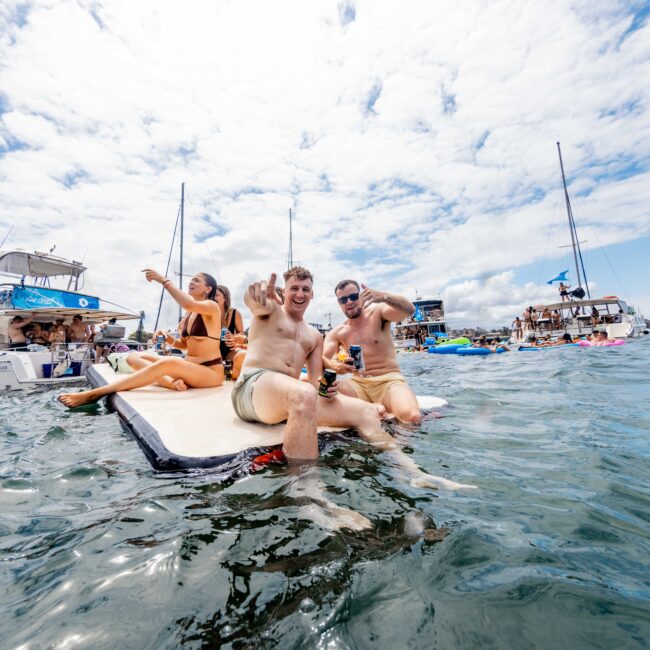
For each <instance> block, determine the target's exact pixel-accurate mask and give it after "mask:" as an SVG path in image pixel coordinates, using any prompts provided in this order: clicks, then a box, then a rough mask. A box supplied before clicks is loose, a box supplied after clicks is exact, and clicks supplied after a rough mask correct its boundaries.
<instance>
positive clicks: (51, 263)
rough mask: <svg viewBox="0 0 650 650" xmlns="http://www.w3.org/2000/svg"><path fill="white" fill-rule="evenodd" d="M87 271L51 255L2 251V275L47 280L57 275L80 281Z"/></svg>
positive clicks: (0, 270)
mask: <svg viewBox="0 0 650 650" xmlns="http://www.w3.org/2000/svg"><path fill="white" fill-rule="evenodd" d="M85 270H86V267H85V266H84V265H83V264H81V263H80V262H75V261H74V260H66V259H64V258H62V257H57V256H56V255H50V254H49V253H39V252H35V253H28V252H27V251H20V250H14V251H0V273H5V274H8V275H17V276H21V277H22V276H29V277H32V278H47V277H53V276H57V275H65V276H70V277H71V278H75V279H79V277H80V276H81V275H82V274H83V272H84V271H85Z"/></svg>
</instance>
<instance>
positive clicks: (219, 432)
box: [86, 363, 447, 470]
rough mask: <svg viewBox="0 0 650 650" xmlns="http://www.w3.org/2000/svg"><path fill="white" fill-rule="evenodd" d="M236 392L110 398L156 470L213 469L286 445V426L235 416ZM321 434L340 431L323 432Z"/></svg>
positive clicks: (106, 374)
mask: <svg viewBox="0 0 650 650" xmlns="http://www.w3.org/2000/svg"><path fill="white" fill-rule="evenodd" d="M124 376H125V375H122V374H118V373H116V372H115V371H114V370H113V369H112V368H111V366H110V365H109V364H107V363H106V364H98V365H94V366H92V367H91V368H89V369H88V372H87V373H86V377H87V379H88V380H89V382H90V383H91V384H92V386H93V387H98V386H104V385H105V384H110V383H113V382H114V381H117V380H118V379H120V378H121V377H124ZM232 387H233V382H225V383H224V385H223V386H220V387H219V388H191V389H189V390H186V391H173V390H168V389H166V388H162V387H161V386H146V387H144V388H137V389H135V390H130V391H124V392H120V393H115V394H113V395H111V396H110V397H109V398H108V399H109V401H110V404H111V406H112V407H113V408H114V409H115V410H116V411H117V412H118V413H119V415H120V416H121V418H122V420H123V421H124V423H125V424H126V425H127V427H128V428H129V429H130V430H131V432H132V433H133V435H134V436H135V437H136V439H137V440H138V442H139V444H140V446H141V447H142V449H143V451H144V453H145V455H146V456H147V458H148V459H149V461H150V462H151V464H152V465H153V466H154V467H155V468H156V469H163V470H179V469H191V468H199V467H215V466H217V465H221V464H222V463H225V462H228V461H229V460H232V459H233V458H234V457H235V456H237V455H238V454H239V453H241V452H243V451H246V450H247V449H252V448H256V447H272V446H274V445H279V444H281V443H282V434H283V431H284V425H283V424H276V425H267V424H259V423H252V422H244V421H243V420H241V419H240V418H239V417H237V415H236V414H235V411H234V410H233V407H232V403H231V401H230V393H231V391H232ZM418 402H419V403H420V406H421V408H425V409H431V408H437V407H440V406H445V405H446V404H447V402H446V401H445V400H444V399H440V398H438V397H431V396H425V397H418ZM318 431H319V432H324V431H341V429H334V428H328V427H319V429H318Z"/></svg>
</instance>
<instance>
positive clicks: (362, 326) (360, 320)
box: [323, 280, 422, 423]
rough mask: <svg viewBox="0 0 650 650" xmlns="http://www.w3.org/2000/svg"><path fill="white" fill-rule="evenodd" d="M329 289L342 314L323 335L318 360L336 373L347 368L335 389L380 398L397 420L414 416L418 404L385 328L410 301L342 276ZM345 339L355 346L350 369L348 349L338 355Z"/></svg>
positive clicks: (409, 309)
mask: <svg viewBox="0 0 650 650" xmlns="http://www.w3.org/2000/svg"><path fill="white" fill-rule="evenodd" d="M334 293H335V294H336V298H337V300H338V303H339V306H340V307H341V311H342V312H343V313H344V314H345V316H346V318H347V320H346V321H345V322H344V323H342V324H341V325H338V326H337V327H335V328H334V329H333V330H332V331H331V332H329V333H328V334H327V336H326V337H325V345H324V348H323V365H324V366H325V367H326V368H331V369H332V370H335V371H336V373H337V374H339V375H341V374H347V373H352V377H351V378H349V379H345V380H341V381H339V383H338V388H339V392H340V393H343V394H344V395H350V396H352V397H358V398H359V399H362V400H364V401H366V402H372V403H375V404H383V405H384V406H385V407H386V410H387V411H389V412H390V413H392V414H393V415H395V417H397V419H398V420H399V421H400V422H412V423H418V422H420V420H421V419H422V414H421V412H420V407H419V406H418V402H417V399H416V398H415V395H414V394H413V392H412V391H411V389H410V388H409V387H408V385H407V383H406V381H405V380H404V377H402V375H401V373H400V368H399V364H398V363H397V355H396V354H395V346H394V345H393V339H392V337H391V333H390V324H391V323H393V322H398V321H401V320H403V319H404V318H406V317H407V316H410V315H411V314H413V312H414V311H415V306H414V305H413V304H412V303H411V302H410V301H409V300H407V299H406V298H404V297H403V296H397V295H395V294H392V293H388V292H385V291H376V290H374V289H369V288H368V287H366V286H365V285H361V286H359V283H358V282H356V280H342V281H341V282H339V283H338V284H337V285H336V288H335V289H334ZM351 345H360V346H361V350H362V352H363V360H364V365H365V369H362V370H361V371H355V369H354V366H353V365H352V359H351V358H350V357H349V355H348V358H346V359H345V360H344V361H339V358H338V352H339V348H340V347H343V349H344V350H345V351H346V353H348V352H349V350H350V346H351Z"/></svg>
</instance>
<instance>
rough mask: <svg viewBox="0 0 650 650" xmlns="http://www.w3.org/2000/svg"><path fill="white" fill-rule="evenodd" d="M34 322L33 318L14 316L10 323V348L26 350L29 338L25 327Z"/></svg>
mask: <svg viewBox="0 0 650 650" xmlns="http://www.w3.org/2000/svg"><path fill="white" fill-rule="evenodd" d="M32 320H34V317H33V316H30V317H29V318H23V317H22V316H14V317H13V318H12V319H11V322H10V323H9V331H8V332H7V333H8V334H9V347H10V348H24V347H26V346H27V343H28V341H27V337H26V336H25V332H24V330H23V327H25V325H29V323H31V322H32Z"/></svg>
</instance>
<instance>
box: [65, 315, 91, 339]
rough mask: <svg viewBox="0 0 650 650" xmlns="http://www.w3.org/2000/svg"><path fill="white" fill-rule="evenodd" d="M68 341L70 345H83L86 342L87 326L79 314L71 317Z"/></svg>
mask: <svg viewBox="0 0 650 650" xmlns="http://www.w3.org/2000/svg"><path fill="white" fill-rule="evenodd" d="M69 330H70V341H71V342H72V343H85V342H86V341H87V340H88V336H89V333H88V325H86V324H85V323H84V322H83V320H82V318H81V316H80V315H79V314H75V315H74V316H73V317H72V325H70V328H69Z"/></svg>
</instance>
